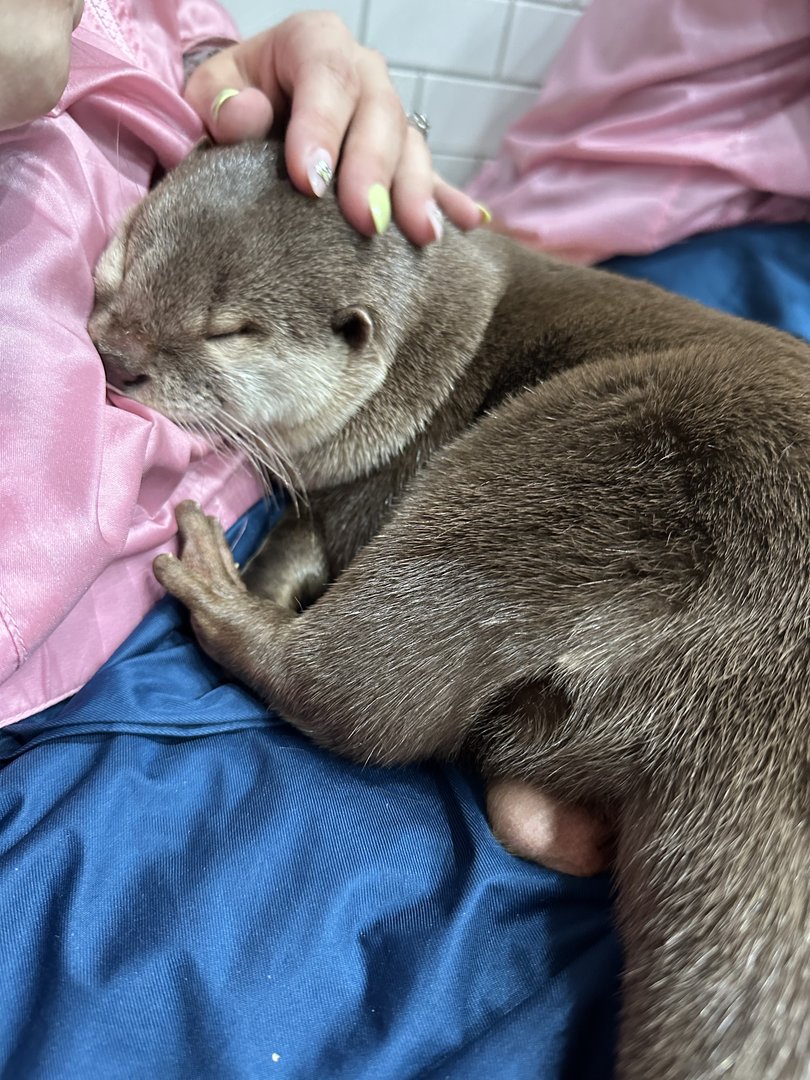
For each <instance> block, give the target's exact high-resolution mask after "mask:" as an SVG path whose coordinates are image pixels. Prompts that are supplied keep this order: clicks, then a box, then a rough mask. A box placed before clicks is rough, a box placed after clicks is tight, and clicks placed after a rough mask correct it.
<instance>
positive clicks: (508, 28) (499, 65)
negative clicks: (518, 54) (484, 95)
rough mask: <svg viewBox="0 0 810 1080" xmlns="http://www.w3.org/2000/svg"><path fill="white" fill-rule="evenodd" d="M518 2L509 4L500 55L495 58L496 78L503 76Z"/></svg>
mask: <svg viewBox="0 0 810 1080" xmlns="http://www.w3.org/2000/svg"><path fill="white" fill-rule="evenodd" d="M516 8H517V4H516V3H515V0H512V2H511V3H510V5H509V8H508V10H507V12H506V18H505V19H504V20H503V28H502V29H501V40H500V42H499V44H498V55H497V56H496V58H495V78H496V79H499V78H501V77H502V76H503V62H504V60H505V59H506V50H507V48H508V47H509V38H510V36H511V34H512V24H513V23H514V21H515V10H516Z"/></svg>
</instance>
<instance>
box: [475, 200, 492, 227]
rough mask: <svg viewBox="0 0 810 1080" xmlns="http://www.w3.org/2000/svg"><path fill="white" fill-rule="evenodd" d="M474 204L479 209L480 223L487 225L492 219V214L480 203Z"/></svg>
mask: <svg viewBox="0 0 810 1080" xmlns="http://www.w3.org/2000/svg"><path fill="white" fill-rule="evenodd" d="M476 206H477V207H478V209H479V210H480V211H481V224H482V225H489V223H490V221H492V214H490V212H489V210H487V208H486V207H485V206H484V205H483V204H482V203H476Z"/></svg>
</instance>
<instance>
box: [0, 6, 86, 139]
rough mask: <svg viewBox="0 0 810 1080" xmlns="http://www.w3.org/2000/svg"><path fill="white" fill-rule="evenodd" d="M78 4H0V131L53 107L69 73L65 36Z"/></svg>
mask: <svg viewBox="0 0 810 1080" xmlns="http://www.w3.org/2000/svg"><path fill="white" fill-rule="evenodd" d="M83 9H84V0H25V3H14V2H9V0H5V2H4V3H0V72H2V73H3V74H2V80H0V131H6V130H7V129H8V128H13V127H17V126H18V124H24V123H26V122H27V121H29V120H34V119H36V117H38V116H42V115H43V114H44V113H46V112H48V111H49V110H50V109H52V108H53V107H54V105H56V103H57V102H58V101H59V98H60V97H61V96H62V93H63V91H64V89H65V86H66V85H67V81H68V74H69V73H70V35H71V34H72V33H73V31H74V30H75V29H76V27H77V26H78V25H79V21H80V19H81V17H82V11H83Z"/></svg>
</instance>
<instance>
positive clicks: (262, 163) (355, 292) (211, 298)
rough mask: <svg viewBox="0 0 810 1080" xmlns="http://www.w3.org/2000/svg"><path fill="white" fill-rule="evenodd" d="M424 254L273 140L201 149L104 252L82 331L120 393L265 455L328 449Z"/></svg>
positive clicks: (380, 352) (374, 381)
mask: <svg viewBox="0 0 810 1080" xmlns="http://www.w3.org/2000/svg"><path fill="white" fill-rule="evenodd" d="M419 258H420V253H419V252H418V251H416V249H413V248H411V246H410V245H409V244H407V242H406V241H405V240H404V239H403V238H402V237H401V236H400V235H398V234H396V232H395V230H392V231H391V235H389V236H386V237H385V238H382V239H380V240H378V239H374V240H369V239H367V238H365V237H362V236H360V235H359V234H357V233H356V232H355V230H354V229H352V228H351V226H350V225H349V224H348V223H347V222H346V221H345V220H344V219H343V217H342V215H341V213H340V211H339V209H338V206H337V203H336V201H335V199H334V196H333V195H332V194H331V193H327V195H326V196H325V197H324V198H323V199H320V200H314V199H308V198H306V197H305V196H303V195H302V194H300V193H299V192H297V191H295V190H294V188H293V187H292V185H291V184H290V182H289V180H288V179H287V178H286V175H285V173H284V169H283V163H282V153H281V151H280V148H279V147H278V145H277V144H274V143H267V142H262V143H245V144H242V145H239V146H233V147H212V146H205V147H201V148H199V149H197V150H196V151H195V152H194V153H193V154H192V155H191V156H190V157H189V158H188V159H187V160H186V161H185V162H184V163H183V164H182V165H181V166H180V167H178V168H177V169H176V170H175V171H174V172H172V173H171V174H169V176H168V177H167V178H166V179H165V180H163V181H162V182H161V183H160V184H159V185H158V186H157V187H156V188H155V190H154V191H153V192H152V193H151V194H150V195H149V196H148V197H147V198H146V199H145V200H144V201H143V202H142V203H141V204H140V205H139V206H137V207H136V208H135V210H134V211H133V212H132V213H131V214H130V216H129V217H128V219H127V220H126V221H125V223H124V224H123V225H122V227H121V228H120V230H119V232H118V234H117V235H116V236H115V238H114V239H113V241H112V243H111V244H110V245H109V247H108V248H107V250H106V251H105V253H104V254H103V255H102V257H101V260H100V262H99V264H98V267H97V270H96V304H95V308H94V310H93V314H92V316H91V319H90V324H89V331H90V336H91V337H92V339H93V342H94V343H95V345H96V347H97V349H98V351H99V353H100V354H101V357H102V360H103V362H104V367H105V369H106V374H107V379H108V382H109V383H111V384H112V386H114V387H115V388H116V389H117V390H118V391H120V392H121V393H124V394H126V395H127V396H129V397H131V398H134V399H136V400H138V401H140V402H143V403H144V404H146V405H149V406H152V407H154V408H155V409H157V410H158V411H160V412H162V413H164V414H165V415H166V416H168V417H170V418H171V419H173V420H175V421H176V422H177V423H178V424H180V425H182V426H185V427H187V428H188V429H190V430H194V431H198V432H201V433H203V434H206V435H208V436H210V437H212V438H214V439H219V440H224V441H225V442H227V443H229V444H231V445H235V446H239V447H242V448H244V449H246V450H247V451H248V453H249V454H252V456H253V457H254V459H257V460H258V462H259V463H262V462H263V463H265V464H267V463H268V461H267V457H266V455H263V453H262V452H261V448H262V447H263V446H264V447H266V448H270V447H275V448H277V449H279V448H281V449H283V450H286V451H287V452H289V453H291V454H292V455H293V456H295V455H298V454H302V453H304V454H305V453H306V452H308V451H310V450H312V449H313V448H315V447H319V446H323V445H324V444H326V443H328V442H329V440H330V439H332V438H333V437H334V436H335V435H336V433H338V432H339V431H340V430H341V429H343V428H344V427H345V426H346V424H347V423H348V422H349V421H350V420H351V418H352V417H353V416H354V415H355V414H356V413H357V412H358V410H360V409H361V408H362V407H363V405H364V404H365V403H366V402H367V401H368V400H369V399H370V398H371V397H372V396H373V395H374V394H375V393H376V392H377V390H378V388H379V387H380V386H381V385H382V383H383V382H384V381H385V379H386V375H387V372H388V370H389V368H390V367H391V365H392V364H393V362H394V359H395V357H396V354H397V349H398V347H399V342H400V339H401V337H402V335H403V333H404V332H405V329H406V325H407V318H406V313H407V308H408V303H409V295H410V292H411V290H412V289H413V288H415V287H416V286H417V283H418V276H417V275H416V274H415V272H414V267H415V266H416V264H417V261H418V259H419Z"/></svg>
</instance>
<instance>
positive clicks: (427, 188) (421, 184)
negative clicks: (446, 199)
mask: <svg viewBox="0 0 810 1080" xmlns="http://www.w3.org/2000/svg"><path fill="white" fill-rule="evenodd" d="M391 199H392V203H393V210H394V219H395V221H396V223H397V225H398V226H399V228H400V229H401V230H402V232H403V233H404V234H405V235H406V236H407V237H408V239H409V240H411V241H412V242H413V243H414V244H418V245H419V246H420V247H422V246H424V245H425V244H430V243H432V242H433V241H434V240H439V239H441V235H442V231H443V228H444V225H443V220H442V212H441V210H440V209H439V206H438V203H437V202H436V200H435V199H434V198H433V166H432V165H431V162H430V151H429V150H428V148H427V143H426V142H425V139H424V136H423V135H422V134H421V133H420V132H418V131H417V130H416V129H415V128H413V127H409V128H408V130H407V133H406V136H405V146H404V148H403V151H402V156H401V157H400V159H399V163H398V165H397V168H396V172H395V173H394V184H393V190H392V192H391Z"/></svg>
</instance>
